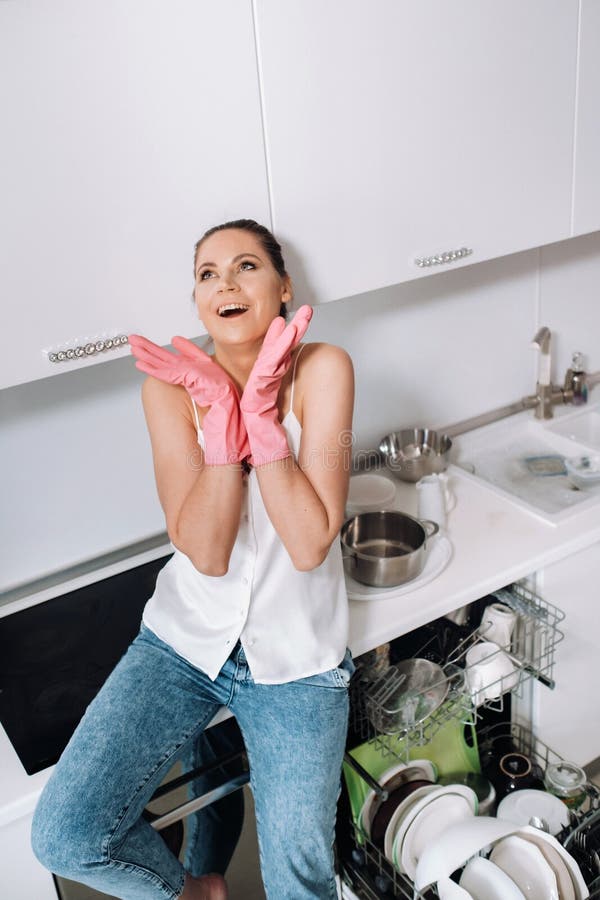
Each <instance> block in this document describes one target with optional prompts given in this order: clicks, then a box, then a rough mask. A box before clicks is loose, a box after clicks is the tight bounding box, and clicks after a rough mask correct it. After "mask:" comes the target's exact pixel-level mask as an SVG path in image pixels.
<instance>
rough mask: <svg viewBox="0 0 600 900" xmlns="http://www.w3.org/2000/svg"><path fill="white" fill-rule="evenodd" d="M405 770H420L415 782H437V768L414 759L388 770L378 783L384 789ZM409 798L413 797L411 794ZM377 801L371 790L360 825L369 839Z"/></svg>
mask: <svg viewBox="0 0 600 900" xmlns="http://www.w3.org/2000/svg"><path fill="white" fill-rule="evenodd" d="M405 769H418V770H419V774H417V773H416V772H415V775H414V778H413V779H412V780H413V781H416V780H419V781H432V782H433V781H437V767H436V766H435V765H434V764H433V763H432V762H430V760H428V759H412V760H411V761H410V762H409V763H398V764H397V765H395V766H392V767H391V769H387V770H386V771H385V772H384V773H383V775H380V776H379V778H378V779H377V781H378V782H379V784H380V785H381V786H382V787H385V786H386V785H387V784H388V782H390V781H391V780H392V779H393V777H394V775H397V774H398V773H399V772H403V771H404V770H405ZM409 796H411V795H410V794H409ZM376 799H377V794H376V793H375V791H373V790H371V791H369V793H368V794H367V796H366V797H365V802H364V803H363V805H362V808H361V811H360V816H359V819H358V823H359V825H360V827H361V828H362V830H363V831H364V832H365V834H366V835H367V837H369V838H370V837H371V823H372V821H373V805H374V803H375V801H376Z"/></svg>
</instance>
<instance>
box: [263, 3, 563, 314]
mask: <svg viewBox="0 0 600 900" xmlns="http://www.w3.org/2000/svg"><path fill="white" fill-rule="evenodd" d="M256 6H257V30H258V52H259V61H260V67H261V79H262V89H263V102H264V117H265V132H266V143H267V154H268V160H269V167H270V172H269V177H270V181H271V191H272V203H273V224H274V227H275V229H276V232H277V233H278V235H279V236H280V237H281V238H282V239H284V241H285V242H286V243H287V245H288V247H289V249H290V251H291V252H292V255H293V254H295V253H298V255H299V256H300V257H301V259H302V263H303V266H305V268H302V267H301V266H300V265H298V267H297V269H296V270H295V271H293V272H292V274H293V275H295V277H296V281H297V282H298V283H299V284H300V285H301V286H302V287H303V288H304V290H305V291H306V296H307V297H308V296H310V295H311V292H314V295H316V298H317V299H318V300H320V301H323V300H332V299H335V298H339V297H344V296H348V295H351V294H357V293H361V292H366V291H368V290H371V289H373V288H377V287H381V286H384V285H387V284H392V283H396V282H400V281H405V280H408V279H412V278H416V277H418V276H420V275H423V274H429V273H432V272H437V271H440V270H441V269H442V268H443V267H436V268H429V269H420V268H418V267H417V266H416V265H415V263H414V259H415V258H416V257H422V256H428V255H431V254H436V253H441V252H443V251H449V250H452V249H455V248H460V247H463V246H467V247H469V248H472V249H473V254H472V255H471V256H469V257H467V260H466V261H467V262H477V261H479V260H482V259H486V258H490V257H493V256H501V255H503V254H507V253H510V252H513V251H516V250H520V249H525V248H529V247H532V246H538V245H540V244H544V243H547V242H550V241H555V240H559V239H561V238H565V237H568V236H569V234H570V214H571V189H572V154H573V121H574V102H575V100H574V98H575V64H576V50H577V8H578V4H577V0H563V2H560V3H551V4H549V3H548V2H547V0H531V2H529V3H521V2H520V0H505V2H503V3H492V2H481V0H463V2H461V3H459V4H458V5H457V4H453V3H447V2H445V0H423V2H420V3H409V2H398V0H376V2H374V3H370V4H365V3H364V2H362V0H347V2H345V3H343V4H341V3H339V2H334V0H326V2H322V0H287V2H286V3H281V2H279V0H257V3H256ZM462 264H464V263H463V262H462V261H457V262H456V263H454V264H453V265H462ZM292 269H293V266H292Z"/></svg>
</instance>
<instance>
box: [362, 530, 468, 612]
mask: <svg viewBox="0 0 600 900" xmlns="http://www.w3.org/2000/svg"><path fill="white" fill-rule="evenodd" d="M451 558H452V543H451V542H450V541H449V540H448V538H447V537H446V536H445V535H441V534H438V535H436V536H435V537H434V538H432V539H431V540H430V542H429V550H428V552H427V559H426V561H425V566H424V567H423V570H422V572H421V574H420V575H418V576H417V577H416V578H413V579H412V581H407V582H406V584H399V585H397V586H396V587H389V588H376V587H371V588H370V587H368V585H366V584H360V582H358V581H355V580H354V578H350V576H349V575H346V576H345V578H346V592H347V594H348V599H349V600H360V601H363V602H365V601H369V600H388V599H389V598H390V597H392V598H395V597H401V596H402V594H409V593H410V592H411V591H416V590H417V588H420V587H423V585H424V584H427V583H428V582H429V581H431V580H432V579H433V578H437V576H438V575H439V574H440V573H441V572H443V571H444V569H445V568H446V566H447V565H448V563H449V562H450V559H451Z"/></svg>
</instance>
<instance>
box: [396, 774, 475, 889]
mask: <svg viewBox="0 0 600 900" xmlns="http://www.w3.org/2000/svg"><path fill="white" fill-rule="evenodd" d="M415 794H416V791H415ZM447 794H451V795H457V796H458V797H459V798H460V799H461V800H467V801H468V802H469V804H470V807H471V811H472V813H473V816H475V815H476V814H477V794H476V793H475V791H473V790H471V788H469V787H466V785H464V784H448V785H441V786H440V787H434V788H433V790H431V791H429V792H428V793H427V794H425V796H422V797H420V798H419V799H418V800H417V801H416V803H415V804H414V806H411V807H410V809H409V810H408V811H407V813H406V815H405V816H404V817H403V818H402V820H401V821H400V822H399V824H398V827H397V828H396V833H395V834H394V843H393V846H392V853H391V860H392V862H393V863H394V865H395V866H396V868H397V869H398V871H399V872H403V871H404V868H403V865H402V842H403V841H404V838H405V836H406V833H407V832H408V829H409V828H410V826H411V825H412V823H413V821H414V819H415V818H416V817H417V816H418V815H419V813H420V812H421V810H423V809H425V807H426V806H427V804H429V803H432V802H433V801H434V800H437V799H438V798H440V797H444V796H445V795H447ZM454 802H455V803H456V802H457V800H456V798H455V799H454ZM462 805H464V804H461V806H462ZM463 818H467V817H466V816H464V817H463ZM386 837H387V832H386ZM415 871H416V864H415ZM448 874H449V873H448ZM412 877H413V878H414V873H413V876H412ZM436 880H437V879H436Z"/></svg>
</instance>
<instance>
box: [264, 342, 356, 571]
mask: <svg viewBox="0 0 600 900" xmlns="http://www.w3.org/2000/svg"><path fill="white" fill-rule="evenodd" d="M300 371H301V376H300V377H297V380H298V382H299V383H300V382H301V390H299V391H298V390H297V392H296V397H297V399H298V401H299V402H298V403H297V404H296V405H300V406H301V420H302V440H301V445H300V452H299V458H298V464H296V462H295V460H294V458H293V457H291V456H290V457H288V458H286V459H282V460H279V461H277V462H274V463H270V464H268V465H264V466H259V467H257V469H256V473H257V477H258V483H259V485H260V491H261V494H262V497H263V500H264V504H265V507H266V510H267V513H268V515H269V518H270V519H271V522H272V523H273V526H274V528H275V530H276V531H277V533H278V535H279V537H280V538H281V540H282V542H283V544H284V546H285V548H286V550H287V551H288V553H289V555H290V557H291V560H292V562H293V564H294V566H295V567H296V568H297V569H300V570H304V571H306V570H309V569H314V568H316V566H318V565H320V564H321V563H322V562H323V560H324V559H325V557H326V556H327V553H328V552H329V548H330V547H331V544H332V542H333V541H334V540H335V538H336V536H337V534H338V532H339V530H340V527H341V525H342V523H343V519H344V506H345V503H346V497H347V493H348V480H349V477H350V463H351V452H352V432H351V429H352V409H353V405H354V373H353V369H352V361H351V360H350V357H349V356H348V354H347V353H346V352H345V350H342V349H341V348H340V347H333V346H331V345H329V344H309V345H307V346H306V347H305V348H304V350H303V351H302V357H301V359H300V362H299V365H298V373H300ZM299 395H300V396H299Z"/></svg>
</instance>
